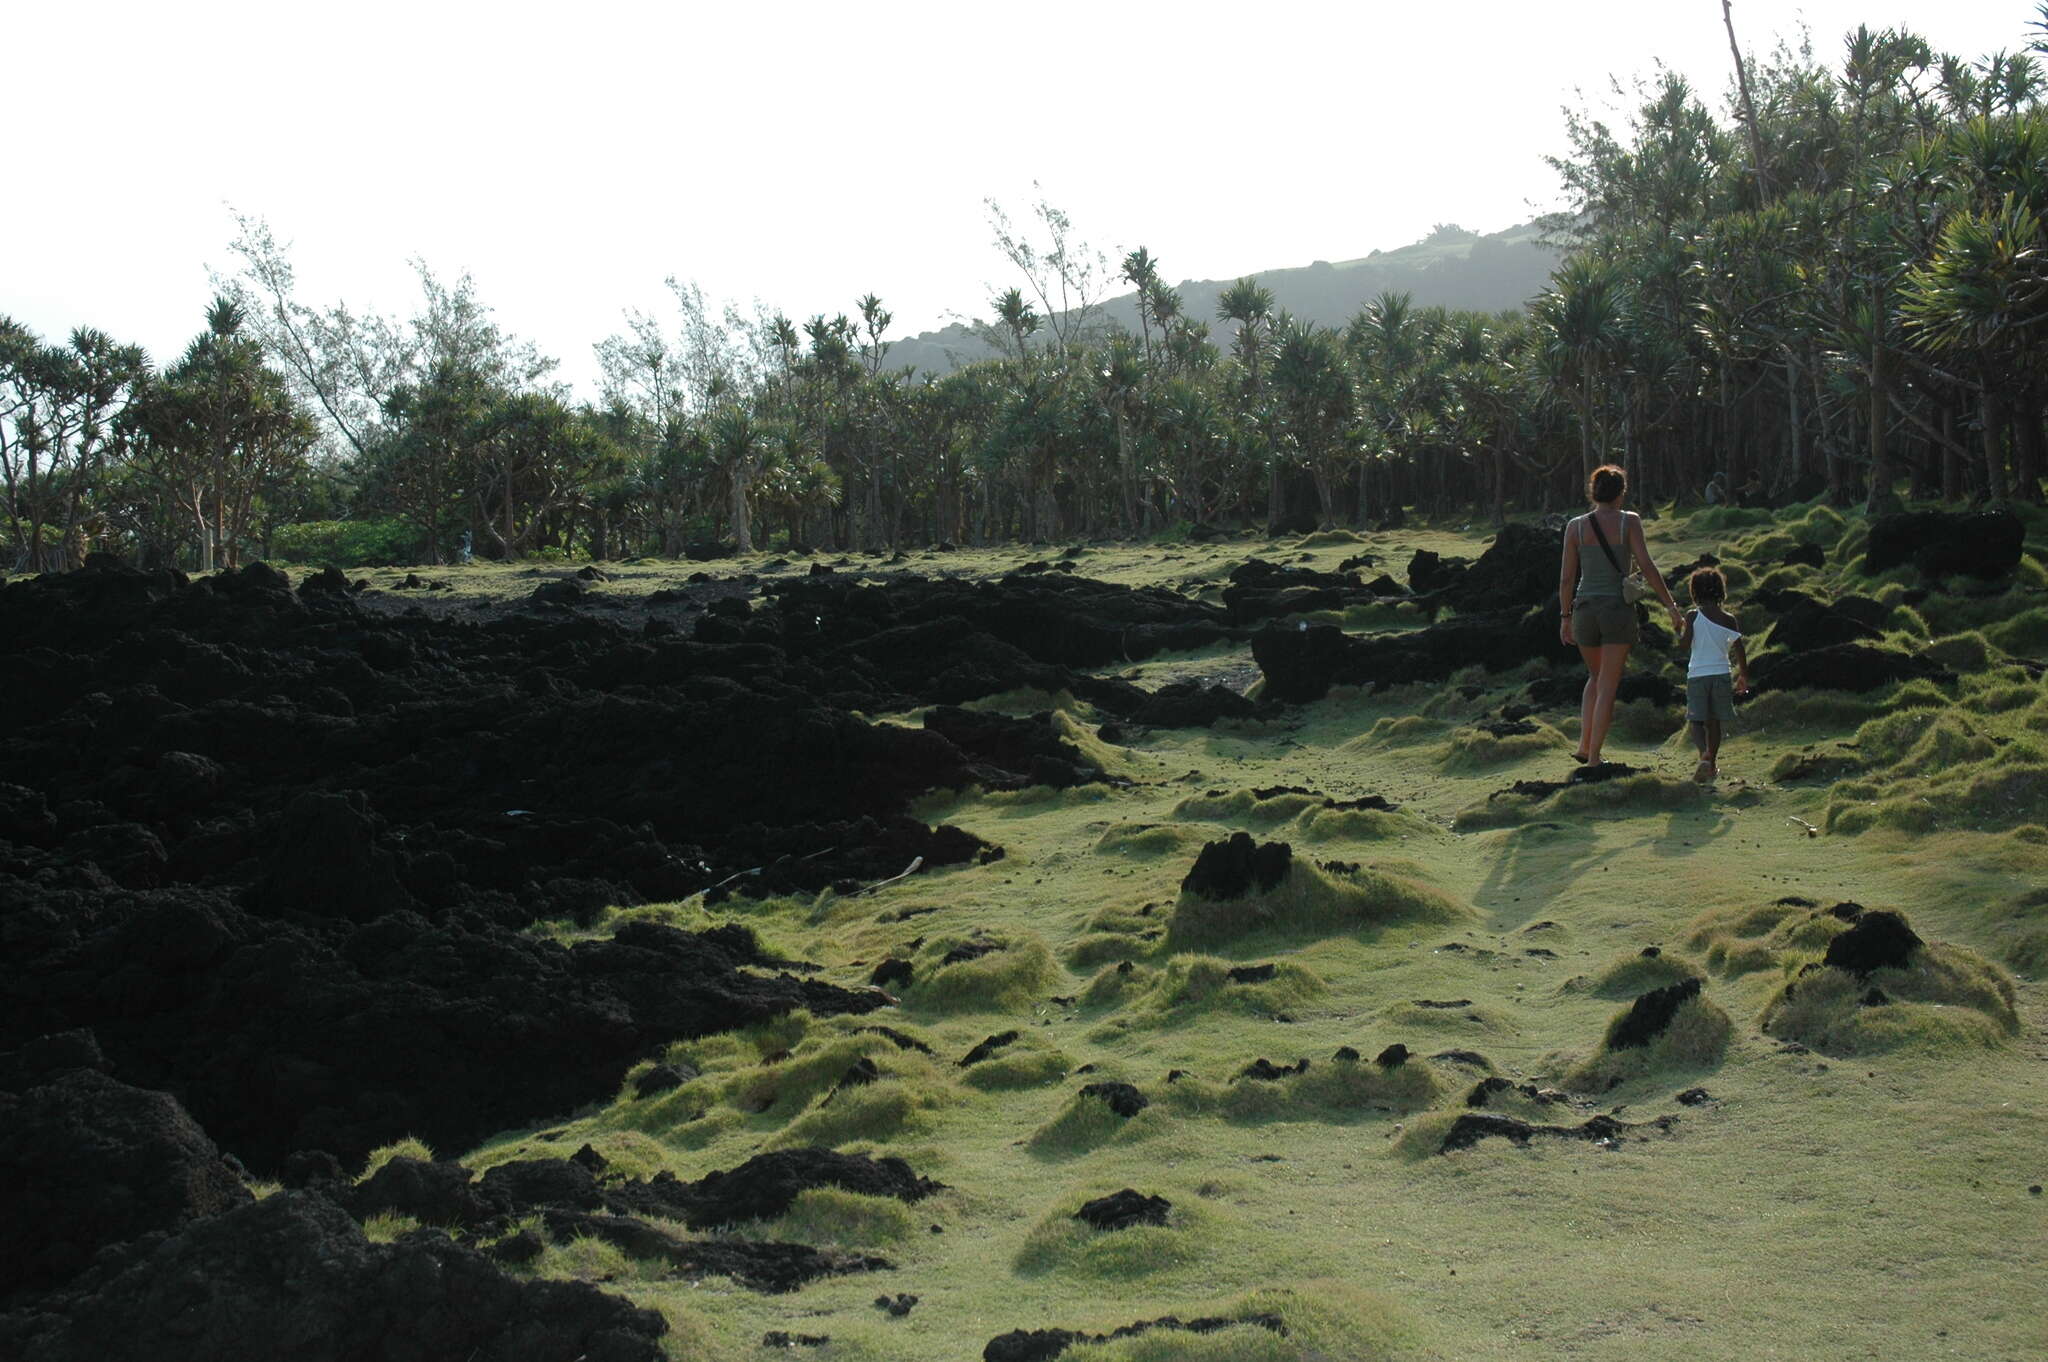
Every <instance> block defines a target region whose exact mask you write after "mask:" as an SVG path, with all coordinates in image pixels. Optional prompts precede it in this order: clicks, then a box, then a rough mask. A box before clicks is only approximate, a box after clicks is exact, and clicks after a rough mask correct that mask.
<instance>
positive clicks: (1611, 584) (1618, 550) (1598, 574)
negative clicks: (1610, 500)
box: [1572, 511, 1632, 601]
mask: <svg viewBox="0 0 2048 1362" xmlns="http://www.w3.org/2000/svg"><path fill="white" fill-rule="evenodd" d="M1593 514H1594V513H1593V512H1591V511H1588V512H1587V513H1586V514H1585V515H1584V516H1582V517H1581V519H1582V520H1590V519H1592V517H1593ZM1621 527H1622V529H1621V533H1620V534H1618V535H1617V534H1610V535H1608V536H1607V543H1608V546H1609V547H1611V548H1612V549H1613V550H1614V556H1615V558H1616V559H1617V560H1619V561H1620V563H1621V571H1619V572H1617V571H1616V570H1615V567H1614V564H1613V563H1610V562H1608V561H1607V555H1606V554H1605V553H1602V552H1601V551H1600V539H1599V537H1598V536H1597V535H1595V534H1594V533H1593V527H1592V526H1591V525H1584V524H1581V525H1575V526H1573V527H1572V532H1573V533H1574V534H1576V535H1578V536H1579V589H1578V593H1577V594H1576V595H1575V596H1574V597H1573V598H1572V599H1574V600H1585V599H1587V598H1588V597H1596V596H1597V597H1607V598H1611V599H1613V600H1617V601H1618V600H1620V599H1621V579H1622V577H1623V576H1624V575H1625V574H1626V573H1627V571H1628V567H1629V558H1630V554H1631V552H1632V550H1630V548H1629V544H1628V515H1627V513H1626V512H1624V513H1623V514H1622V517H1621ZM1602 528H1605V527H1604V526H1603V527H1602Z"/></svg>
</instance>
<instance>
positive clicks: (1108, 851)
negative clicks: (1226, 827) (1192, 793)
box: [1095, 800, 1223, 860]
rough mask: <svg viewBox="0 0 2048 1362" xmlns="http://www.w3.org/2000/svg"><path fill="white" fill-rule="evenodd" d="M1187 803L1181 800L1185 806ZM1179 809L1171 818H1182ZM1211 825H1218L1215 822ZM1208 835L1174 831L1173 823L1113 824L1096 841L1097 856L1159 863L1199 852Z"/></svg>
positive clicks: (1187, 830)
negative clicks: (1166, 858)
mask: <svg viewBox="0 0 2048 1362" xmlns="http://www.w3.org/2000/svg"><path fill="white" fill-rule="evenodd" d="M1188 802H1189V801H1188V800H1182V801H1181V803H1182V805H1183V806H1185V805H1186V804H1187V803H1188ZM1182 816H1183V815H1182V813H1181V811H1180V809H1178V808H1176V809H1175V810H1174V817H1176V818H1179V817H1182ZM1212 821H1217V822H1221V821H1223V820H1221V819H1216V820H1212ZM1207 840H1208V835H1207V834H1206V833H1205V832H1203V831H1202V830H1201V829H1200V828H1186V827H1177V826H1175V825H1174V824H1172V823H1112V824H1110V825H1109V826H1108V827H1107V828H1104V829H1103V831H1102V835H1101V836H1100V837H1098V838H1096V839H1095V854H1096V855H1098V856H1126V857H1129V858H1131V859H1132V860H1158V859H1160V858H1161V857H1165V856H1181V855H1185V854H1186V853H1187V852H1189V851H1200V850H1201V848H1202V843H1203V842H1205V841H1207Z"/></svg>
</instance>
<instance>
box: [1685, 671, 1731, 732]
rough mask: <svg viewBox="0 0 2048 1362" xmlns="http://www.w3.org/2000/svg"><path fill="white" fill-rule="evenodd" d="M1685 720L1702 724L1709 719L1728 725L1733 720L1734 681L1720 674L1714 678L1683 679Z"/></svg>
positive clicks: (1725, 674)
mask: <svg viewBox="0 0 2048 1362" xmlns="http://www.w3.org/2000/svg"><path fill="white" fill-rule="evenodd" d="M1685 718H1686V722H1687V723H1695V724H1703V723H1705V722H1706V721H1707V720H1709V719H1719V720H1720V721H1721V722H1722V723H1728V722H1730V721H1732V720H1733V719H1734V718H1735V679H1734V678H1733V677H1731V676H1729V675H1728V673H1726V672H1722V673H1720V674H1719V675H1716V676H1688V677H1686V678H1685Z"/></svg>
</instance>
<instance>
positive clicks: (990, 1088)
mask: <svg viewBox="0 0 2048 1362" xmlns="http://www.w3.org/2000/svg"><path fill="white" fill-rule="evenodd" d="M1073 1067H1074V1057H1073V1056H1072V1055H1070V1054H1068V1053H1067V1052H1066V1051H1064V1050H1061V1049H1059V1048H1058V1047H1056V1046H1053V1045H1049V1044H1047V1043H1046V1042H1045V1041H1043V1040H1040V1039H1039V1038H1038V1037H1037V1036H1036V1035H1033V1034H1032V1033H1030V1032H1026V1033H1025V1034H1024V1035H1023V1036H1022V1037H1020V1038H1019V1039H1018V1040H1017V1042H1016V1043H1015V1044H1013V1045H1011V1046H1009V1047H1008V1048H1006V1049H1005V1050H1004V1051H1003V1052H1002V1053H1001V1054H999V1055H996V1056H994V1057H993V1058H991V1059H984V1060H982V1061H981V1062H980V1063H978V1064H974V1065H971V1066H970V1067H968V1068H967V1069H966V1070H965V1071H963V1072H962V1073H961V1075H960V1081H961V1082H962V1083H964V1084H966V1085H967V1086H968V1087H970V1088H978V1089H980V1090H981V1091H983V1092H1003V1091H1007V1090H1009V1089H1012V1088H1036V1087H1042V1086H1043V1085H1045V1084H1047V1083H1057V1082H1058V1081H1059V1080H1060V1079H1062V1078H1064V1077H1066V1075H1067V1073H1068V1071H1069V1070H1071V1069H1072V1068H1073Z"/></svg>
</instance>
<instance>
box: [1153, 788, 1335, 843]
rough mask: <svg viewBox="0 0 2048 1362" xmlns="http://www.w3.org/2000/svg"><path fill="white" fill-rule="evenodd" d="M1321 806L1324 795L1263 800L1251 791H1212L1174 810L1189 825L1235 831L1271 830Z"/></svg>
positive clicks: (1274, 797)
mask: <svg viewBox="0 0 2048 1362" xmlns="http://www.w3.org/2000/svg"><path fill="white" fill-rule="evenodd" d="M1322 803H1323V799H1322V796H1321V795H1312V794H1292V793H1289V794H1276V795H1269V796H1267V797H1266V798H1264V799H1260V798H1259V797H1258V796H1256V795H1254V794H1253V793H1252V792H1251V791H1250V790H1228V791H1226V790H1210V791H1208V792H1206V793H1204V794H1198V795H1189V796H1188V797H1187V798H1186V799H1183V800H1181V802H1180V803H1178V804H1176V805H1174V806H1173V816H1174V817H1175V818H1179V819H1183V820H1186V821H1190V822H1201V823H1223V824H1227V825H1229V826H1232V827H1272V826H1274V825H1275V824H1278V823H1284V822H1286V821H1287V820H1288V819H1290V818H1293V817H1295V816H1296V815H1298V814H1301V813H1303V812H1305V811H1306V810H1309V809H1315V808H1320V807H1321V806H1322ZM1190 832H1191V833H1193V830H1192V829H1191V830H1190ZM1195 835H1196V836H1199V834H1195ZM1202 840H1206V839H1202Z"/></svg>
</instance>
